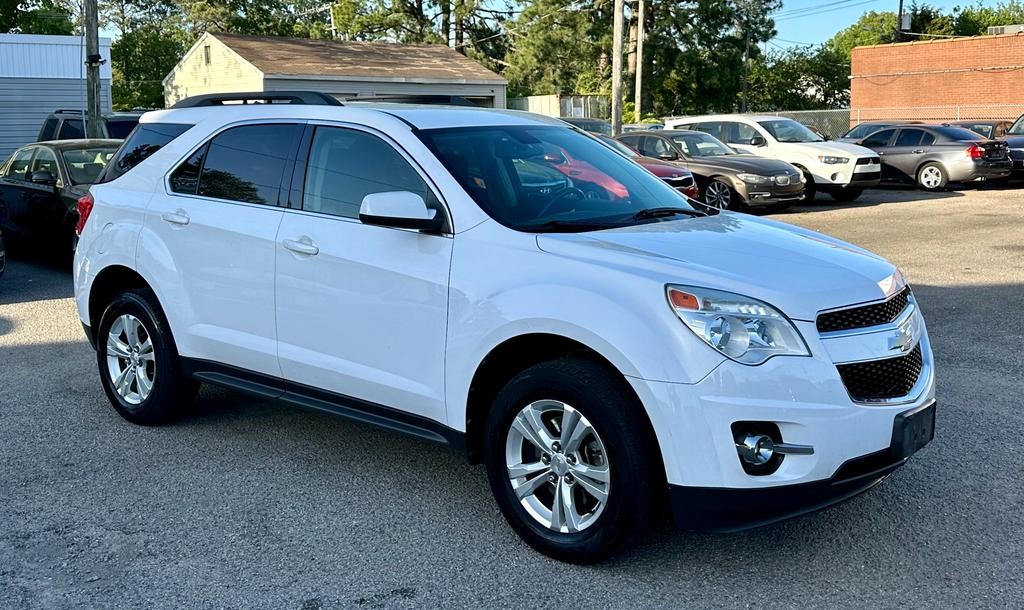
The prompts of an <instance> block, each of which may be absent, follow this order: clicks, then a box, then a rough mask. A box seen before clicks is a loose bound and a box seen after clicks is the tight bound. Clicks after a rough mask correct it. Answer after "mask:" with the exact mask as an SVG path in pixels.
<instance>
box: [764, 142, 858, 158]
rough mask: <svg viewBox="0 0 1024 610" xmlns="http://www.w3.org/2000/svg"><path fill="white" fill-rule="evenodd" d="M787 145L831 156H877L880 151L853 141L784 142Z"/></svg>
mask: <svg viewBox="0 0 1024 610" xmlns="http://www.w3.org/2000/svg"><path fill="white" fill-rule="evenodd" d="M782 144H783V145H786V146H799V147H800V149H801V150H803V151H805V152H806V151H810V150H814V151H817V154H820V155H822V156H831V157H853V158H854V159H856V158H857V157H877V156H878V153H876V152H875V151H873V150H871V149H870V148H865V147H863V146H860V145H859V144H853V143H851V142H840V141H838V140H831V141H828V142H782Z"/></svg>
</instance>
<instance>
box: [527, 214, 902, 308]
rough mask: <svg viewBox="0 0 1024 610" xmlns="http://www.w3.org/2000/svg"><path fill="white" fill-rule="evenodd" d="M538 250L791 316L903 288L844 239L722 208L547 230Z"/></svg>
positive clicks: (888, 267)
mask: <svg viewBox="0 0 1024 610" xmlns="http://www.w3.org/2000/svg"><path fill="white" fill-rule="evenodd" d="M537 245H538V246H539V247H540V249H541V250H543V251H545V252H548V253H551V254H555V255H561V256H567V257H572V258H579V259H582V260H587V261H588V262H597V263H598V264H604V265H608V266H615V267H620V268H630V269H632V270H633V271H634V272H639V273H644V274H645V275H651V276H652V277H654V278H656V279H658V280H662V281H665V282H666V283H679V284H689V285H696V286H701V287H705V288H716V289H720V290H727V291H730V292H735V293H739V294H742V295H746V296H750V297H754V298H756V299H760V300H762V301H765V302H767V303H770V304H771V305H774V306H775V307H777V308H778V309H779V310H781V311H782V312H783V313H785V314H786V315H788V316H789V317H791V318H794V319H798V320H807V321H813V320H814V319H815V317H816V316H817V313H818V312H819V311H821V310H823V309H831V308H835V307H843V306H846V305H853V304H856V303H863V302H866V301H873V300H878V299H881V298H884V297H886V296H888V295H891V294H893V293H895V292H896V291H897V290H899V289H900V288H902V280H900V279H899V277H900V276H899V274H898V271H897V270H896V267H894V266H893V265H892V263H890V262H888V261H886V260H885V259H883V258H881V257H879V256H877V255H875V254H872V253H870V252H868V251H866V250H863V249H861V248H858V247H856V246H852V245H850V244H847V243H844V242H842V241H840V240H837V239H833V238H831V237H827V236H825V235H821V234H819V233H815V232H813V231H808V230H806V229H801V228H798V227H793V226H790V225H786V224H783V223H780V222H775V221H771V220H765V219H762V218H756V217H753V216H748V215H746V214H734V213H730V212H723V213H720V214H716V215H715V216H707V217H701V218H685V219H680V220H674V221H671V222H657V223H650V224H644V225H638V226H634V227H625V228H621V229H612V230H607V231H595V232H589V233H545V234H541V235H539V236H538V238H537Z"/></svg>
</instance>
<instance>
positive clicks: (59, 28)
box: [0, 0, 75, 34]
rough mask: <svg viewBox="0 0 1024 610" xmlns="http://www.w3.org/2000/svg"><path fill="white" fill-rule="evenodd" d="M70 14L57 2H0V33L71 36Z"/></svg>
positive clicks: (62, 4)
mask: <svg viewBox="0 0 1024 610" xmlns="http://www.w3.org/2000/svg"><path fill="white" fill-rule="evenodd" d="M74 27H75V26H74V20H73V18H72V12H71V10H70V7H69V6H68V5H67V4H64V3H62V2H60V1H59V0H27V1H26V0H0V32H20V33H22V34H71V33H72V32H74Z"/></svg>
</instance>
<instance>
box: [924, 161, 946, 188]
mask: <svg viewBox="0 0 1024 610" xmlns="http://www.w3.org/2000/svg"><path fill="white" fill-rule="evenodd" d="M917 184H918V185H919V186H920V187H921V188H923V189H925V190H926V191H938V190H940V189H944V188H946V185H947V184H949V176H948V175H946V170H945V169H943V167H942V166H941V165H939V164H938V163H925V164H924V165H922V166H921V169H919V170H917Z"/></svg>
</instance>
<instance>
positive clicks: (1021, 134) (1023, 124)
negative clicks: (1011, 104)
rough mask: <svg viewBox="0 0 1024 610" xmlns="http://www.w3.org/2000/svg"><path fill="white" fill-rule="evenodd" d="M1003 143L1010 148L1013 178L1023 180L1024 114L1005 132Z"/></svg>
mask: <svg viewBox="0 0 1024 610" xmlns="http://www.w3.org/2000/svg"><path fill="white" fill-rule="evenodd" d="M1003 142H1006V145H1007V146H1009V147H1010V159H1011V160H1012V161H1013V174H1012V175H1013V176H1014V177H1020V178H1024V114H1022V115H1021V116H1020V118H1018V119H1017V120H1016V121H1014V123H1013V125H1012V126H1011V127H1010V128H1009V129H1007V130H1006V135H1004V136H1003Z"/></svg>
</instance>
